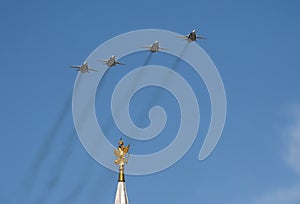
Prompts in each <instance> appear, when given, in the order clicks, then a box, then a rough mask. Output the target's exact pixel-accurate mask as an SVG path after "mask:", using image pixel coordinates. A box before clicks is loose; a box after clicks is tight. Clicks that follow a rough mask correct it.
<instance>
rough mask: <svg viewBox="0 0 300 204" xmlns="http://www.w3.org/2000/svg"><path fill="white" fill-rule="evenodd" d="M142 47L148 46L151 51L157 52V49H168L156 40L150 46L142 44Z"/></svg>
mask: <svg viewBox="0 0 300 204" xmlns="http://www.w3.org/2000/svg"><path fill="white" fill-rule="evenodd" d="M143 47H144V48H148V49H149V50H150V51H151V52H158V51H159V50H168V49H166V48H162V47H160V46H159V42H158V41H157V40H156V41H155V42H154V43H153V44H152V45H150V46H143Z"/></svg>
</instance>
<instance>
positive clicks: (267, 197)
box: [254, 185, 300, 204]
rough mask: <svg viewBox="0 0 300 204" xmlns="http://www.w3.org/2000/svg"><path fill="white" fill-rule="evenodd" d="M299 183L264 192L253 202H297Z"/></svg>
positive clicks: (269, 203) (263, 203)
mask: <svg viewBox="0 0 300 204" xmlns="http://www.w3.org/2000/svg"><path fill="white" fill-rule="evenodd" d="M299 203H300V185H298V186H294V187H288V188H282V189H279V190H277V191H273V192H270V193H266V194H264V195H263V196H261V197H260V198H258V199H257V200H256V201H255V202H254V204H299Z"/></svg>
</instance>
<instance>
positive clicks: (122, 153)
mask: <svg viewBox="0 0 300 204" xmlns="http://www.w3.org/2000/svg"><path fill="white" fill-rule="evenodd" d="M129 147H130V145H128V146H127V147H126V146H125V145H124V142H123V140H122V138H121V139H120V140H119V146H118V149H114V153H115V155H116V156H117V159H116V160H115V164H116V165H119V182H125V176H124V166H125V164H127V162H128V155H127V154H128V151H129Z"/></svg>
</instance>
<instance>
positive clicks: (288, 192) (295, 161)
mask: <svg viewBox="0 0 300 204" xmlns="http://www.w3.org/2000/svg"><path fill="white" fill-rule="evenodd" d="M288 115H289V118H291V119H292V122H291V123H290V125H288V126H287V127H286V128H285V131H284V134H283V137H284V139H285V140H286V143H285V144H286V148H285V151H284V154H283V158H284V160H285V161H286V163H287V164H288V165H289V166H290V167H291V168H292V169H293V170H294V171H296V172H297V173H298V174H299V175H300V106H299V105H296V106H295V105H294V106H291V108H290V110H289V111H288ZM299 203H300V184H295V185H294V186H290V187H282V188H279V189H277V190H273V191H270V192H268V193H265V194H263V195H261V196H260V197H259V198H258V199H257V200H255V201H254V202H253V203H252V204H299Z"/></svg>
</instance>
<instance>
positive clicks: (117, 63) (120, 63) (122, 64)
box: [115, 61, 125, 65]
mask: <svg viewBox="0 0 300 204" xmlns="http://www.w3.org/2000/svg"><path fill="white" fill-rule="evenodd" d="M115 63H116V64H120V65H125V64H123V63H121V62H118V61H116V62H115Z"/></svg>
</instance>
